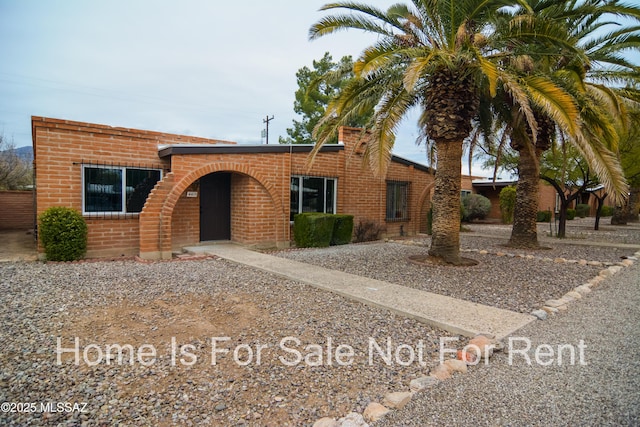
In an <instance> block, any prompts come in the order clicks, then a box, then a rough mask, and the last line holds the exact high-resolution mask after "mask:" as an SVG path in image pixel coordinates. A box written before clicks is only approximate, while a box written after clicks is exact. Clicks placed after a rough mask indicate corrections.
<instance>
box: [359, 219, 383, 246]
mask: <svg viewBox="0 0 640 427" xmlns="http://www.w3.org/2000/svg"><path fill="white" fill-rule="evenodd" d="M383 231H384V228H383V227H381V226H380V225H379V224H378V223H377V222H374V221H370V220H368V219H365V220H360V221H358V225H356V228H355V230H354V232H353V241H354V242H356V243H360V242H372V241H375V240H379V239H380V233H382V232H383Z"/></svg>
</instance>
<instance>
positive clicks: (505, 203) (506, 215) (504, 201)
mask: <svg viewBox="0 0 640 427" xmlns="http://www.w3.org/2000/svg"><path fill="white" fill-rule="evenodd" d="M499 198H500V216H501V218H502V223H503V224H511V223H512V222H513V210H514V209H515V206H516V187H514V186H513V185H509V186H507V187H504V188H503V189H502V190H500V196H499Z"/></svg>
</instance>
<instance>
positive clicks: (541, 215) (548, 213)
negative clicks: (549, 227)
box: [536, 211, 551, 222]
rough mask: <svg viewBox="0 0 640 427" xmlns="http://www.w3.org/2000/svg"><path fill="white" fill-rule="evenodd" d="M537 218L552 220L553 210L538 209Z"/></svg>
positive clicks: (546, 220)
mask: <svg viewBox="0 0 640 427" xmlns="http://www.w3.org/2000/svg"><path fill="white" fill-rule="evenodd" d="M536 220H537V221H538V222H551V211H538V215H537V217H536Z"/></svg>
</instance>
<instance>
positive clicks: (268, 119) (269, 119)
mask: <svg viewBox="0 0 640 427" xmlns="http://www.w3.org/2000/svg"><path fill="white" fill-rule="evenodd" d="M273 119H274V117H273V115H271V118H269V115H268V114H267V118H266V119H264V120H263V121H262V123H266V124H267V130H266V136H267V144H269V122H270V121H271V120H273Z"/></svg>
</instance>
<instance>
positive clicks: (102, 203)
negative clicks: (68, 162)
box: [82, 165, 162, 214]
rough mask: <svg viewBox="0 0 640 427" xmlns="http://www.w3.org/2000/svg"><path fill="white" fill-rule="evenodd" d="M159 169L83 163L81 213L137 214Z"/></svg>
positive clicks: (159, 174) (154, 181)
mask: <svg viewBox="0 0 640 427" xmlns="http://www.w3.org/2000/svg"><path fill="white" fill-rule="evenodd" d="M161 177H162V171H160V170H159V169H141V168H128V167H112V166H109V167H103V166H87V165H85V166H83V168H82V210H83V213H87V214H93V213H139V212H140V211H142V207H143V206H144V203H145V201H146V200H147V196H149V193H150V192H151V190H152V189H153V187H154V186H155V185H156V183H157V182H158V181H160V179H161Z"/></svg>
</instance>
